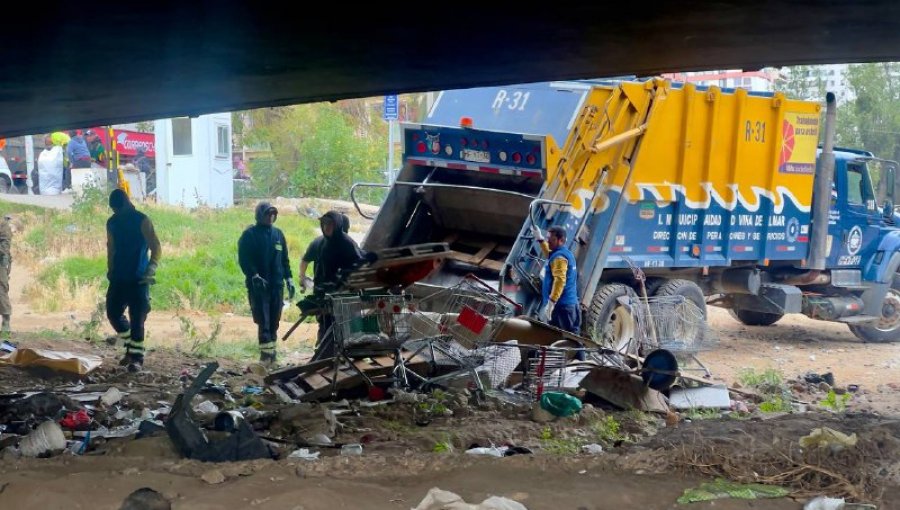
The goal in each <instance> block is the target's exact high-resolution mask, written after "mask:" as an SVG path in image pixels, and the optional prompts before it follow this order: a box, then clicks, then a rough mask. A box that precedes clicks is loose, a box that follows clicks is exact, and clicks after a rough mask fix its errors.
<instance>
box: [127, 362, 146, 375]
mask: <svg viewBox="0 0 900 510" xmlns="http://www.w3.org/2000/svg"><path fill="white" fill-rule="evenodd" d="M126 369H127V370H128V372H130V373H132V374H136V373H138V372H141V371H142V370H143V369H144V360H142V359H138V358H134V359H132V360H131V362H130V363H128V366H127V367H126Z"/></svg>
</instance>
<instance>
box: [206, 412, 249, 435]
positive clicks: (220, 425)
mask: <svg viewBox="0 0 900 510" xmlns="http://www.w3.org/2000/svg"><path fill="white" fill-rule="evenodd" d="M243 419H244V415H242V414H241V413H240V411H223V412H221V413H219V414H217V415H216V417H215V418H214V419H213V430H218V431H220V432H234V431H235V430H237V428H238V423H240V422H241V421H242V420H243Z"/></svg>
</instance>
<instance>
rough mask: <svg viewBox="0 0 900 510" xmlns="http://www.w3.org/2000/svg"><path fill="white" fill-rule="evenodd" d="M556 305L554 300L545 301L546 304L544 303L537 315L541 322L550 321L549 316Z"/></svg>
mask: <svg viewBox="0 0 900 510" xmlns="http://www.w3.org/2000/svg"><path fill="white" fill-rule="evenodd" d="M555 306H556V302H554V301H547V304H546V305H544V308H543V309H542V310H541V313H540V314H539V315H538V318H539V319H540V320H541V321H543V322H547V323H549V322H550V317H551V316H552V315H553V308H554V307H555Z"/></svg>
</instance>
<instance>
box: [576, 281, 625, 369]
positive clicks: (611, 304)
mask: <svg viewBox="0 0 900 510" xmlns="http://www.w3.org/2000/svg"><path fill="white" fill-rule="evenodd" d="M621 297H628V298H629V299H630V301H631V302H632V303H633V304H634V305H637V303H638V299H637V294H635V292H634V290H632V288H631V287H629V286H627V285H623V284H621V283H610V284H607V285H603V286H601V287H600V288H599V289H597V292H595V293H594V299H593V300H592V301H591V307H590V308H589V309H588V311H587V316H586V317H585V319H586V320H585V323H584V326H583V328H582V329H583V330H584V332H585V335H586V336H587V337H588V338H591V339H592V340H594V341H595V342H597V343H598V344H600V345H602V346H603V347H606V348H608V349H613V350H616V351H619V352H631V351H632V349H633V348H635V347H636V346H637V344H636V343H635V342H634V339H635V338H634V337H635V333H636V332H637V322H636V321H635V318H634V315H633V314H632V311H631V309H630V307H628V306H625V305H623V304H621V303H619V298H621Z"/></svg>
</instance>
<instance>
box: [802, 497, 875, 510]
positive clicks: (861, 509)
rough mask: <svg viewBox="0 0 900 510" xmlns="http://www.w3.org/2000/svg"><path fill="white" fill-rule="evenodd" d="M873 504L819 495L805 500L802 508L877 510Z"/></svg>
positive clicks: (817, 509)
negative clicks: (850, 501)
mask: <svg viewBox="0 0 900 510" xmlns="http://www.w3.org/2000/svg"><path fill="white" fill-rule="evenodd" d="M877 509H878V507H877V506H875V505H869V504H866V503H846V502H845V501H844V499H843V498H840V499H836V498H828V497H825V496H819V497H817V498H815V499H812V500H810V501H807V502H806V504H805V505H803V510H877Z"/></svg>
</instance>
